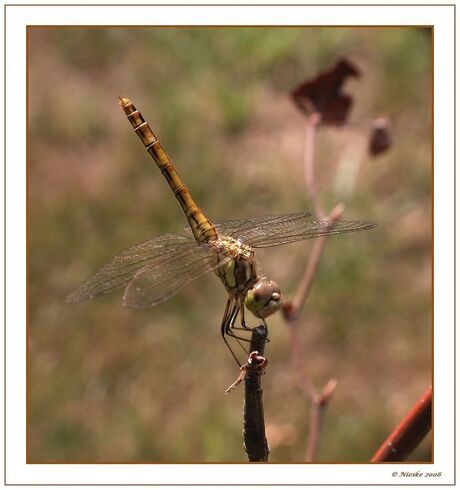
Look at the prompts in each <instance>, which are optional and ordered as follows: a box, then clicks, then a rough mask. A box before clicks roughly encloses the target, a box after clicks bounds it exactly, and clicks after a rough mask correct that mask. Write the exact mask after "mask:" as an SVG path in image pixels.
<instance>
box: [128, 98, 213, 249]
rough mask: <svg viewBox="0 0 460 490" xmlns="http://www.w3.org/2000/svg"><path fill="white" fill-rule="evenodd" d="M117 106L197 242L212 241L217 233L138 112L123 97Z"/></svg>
mask: <svg viewBox="0 0 460 490" xmlns="http://www.w3.org/2000/svg"><path fill="white" fill-rule="evenodd" d="M120 103H121V106H122V108H123V110H124V112H125V114H126V116H127V118H128V120H129V122H130V123H131V125H132V126H133V128H134V131H135V132H136V134H137V135H138V136H139V138H140V139H141V141H142V143H143V144H144V146H145V148H146V149H147V151H148V153H149V154H150V155H151V156H152V158H153V159H154V160H155V163H156V164H157V165H158V168H159V169H160V170H161V173H162V174H163V175H164V177H165V179H166V180H167V182H168V184H169V186H170V187H171V190H172V191H173V192H174V195H175V196H176V199H177V200H178V201H179V203H180V205H181V207H182V210H183V211H184V213H185V216H186V217H187V220H188V222H189V225H190V227H191V228H192V232H193V235H194V237H195V239H196V240H197V241H199V242H209V241H211V240H215V239H216V238H217V231H216V229H215V227H214V225H213V224H212V223H211V222H210V221H209V220H208V218H206V216H205V215H204V214H203V212H202V211H201V209H200V208H199V207H198V206H197V204H196V203H195V201H194V200H193V198H192V196H191V194H190V191H189V190H188V189H187V186H186V185H185V184H184V182H183V181H182V179H181V178H180V177H179V174H178V173H177V170H176V168H175V166H174V164H173V163H172V161H171V159H170V158H169V156H168V154H167V153H166V151H165V149H164V148H163V146H162V144H161V143H160V141H159V140H158V138H157V137H156V136H155V134H154V132H153V131H152V129H151V128H150V126H149V124H148V123H147V122H146V121H145V119H144V117H143V116H142V114H141V112H140V111H139V110H137V109H136V107H134V104H133V103H132V102H131V101H130V100H129V99H127V98H126V97H120Z"/></svg>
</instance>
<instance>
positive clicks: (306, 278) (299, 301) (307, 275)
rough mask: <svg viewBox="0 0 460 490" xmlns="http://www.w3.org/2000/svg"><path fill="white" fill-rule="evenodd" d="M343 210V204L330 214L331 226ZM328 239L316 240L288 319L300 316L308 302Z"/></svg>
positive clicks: (290, 306) (289, 310) (323, 237)
mask: <svg viewBox="0 0 460 490" xmlns="http://www.w3.org/2000/svg"><path fill="white" fill-rule="evenodd" d="M343 210H344V206H343V204H337V206H335V208H334V209H333V210H332V211H331V212H330V213H329V215H328V217H327V218H326V219H327V221H330V222H331V224H332V223H335V222H336V221H337V220H338V219H340V217H341V216H342V213H343ZM326 239H327V236H322V237H319V238H317V239H316V240H315V243H314V244H313V248H312V250H311V253H310V257H309V258H308V263H307V267H306V268H305V272H304V275H303V277H302V279H301V281H300V284H299V287H298V289H297V293H296V294H295V296H294V299H293V300H292V302H291V303H290V305H289V308H288V309H287V310H285V314H286V315H287V316H288V319H291V318H296V317H297V316H298V314H299V311H300V309H301V308H302V306H303V305H304V304H305V301H306V300H307V297H308V294H309V293H310V289H311V286H312V284H313V280H314V278H315V276H316V271H317V269H318V265H319V261H320V260H321V256H322V255H323V250H324V245H325V244H326Z"/></svg>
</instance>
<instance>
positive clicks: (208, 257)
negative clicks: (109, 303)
mask: <svg viewBox="0 0 460 490" xmlns="http://www.w3.org/2000/svg"><path fill="white" fill-rule="evenodd" d="M229 260H230V257H229V256H227V257H221V258H220V259H219V261H217V256H216V255H213V253H212V249H211V248H210V247H209V246H207V245H206V244H196V246H195V247H193V248H188V249H187V250H184V251H183V253H182V254H181V255H180V256H176V257H174V259H173V260H168V261H162V262H158V263H155V264H151V265H147V266H146V267H144V268H143V269H141V270H139V271H138V272H137V273H136V275H135V276H134V278H133V279H132V280H131V281H130V282H129V284H128V286H127V287H126V289H125V292H124V295H123V304H124V305H125V306H130V307H132V308H148V307H150V306H155V305H157V304H158V303H162V302H163V301H166V300H167V299H169V298H170V297H171V296H173V295H174V294H175V293H176V292H177V291H178V290H179V289H180V288H182V287H183V286H185V285H186V284H188V283H189V282H191V281H193V280H195V279H196V278H198V277H200V276H202V275H204V274H206V273H207V272H210V271H212V270H214V269H216V268H217V267H219V266H221V265H223V264H225V263H226V262H227V261H229Z"/></svg>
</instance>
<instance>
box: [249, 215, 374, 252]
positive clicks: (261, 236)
mask: <svg viewBox="0 0 460 490" xmlns="http://www.w3.org/2000/svg"><path fill="white" fill-rule="evenodd" d="M291 216H292V215H291ZM375 226H376V225H375V224H374V223H369V222H366V221H335V222H331V221H310V220H308V219H307V216H297V217H295V218H293V219H287V220H285V221H278V222H277V223H274V224H273V226H263V227H258V228H256V229H254V230H253V231H252V232H247V233H246V235H245V237H244V240H243V241H244V243H246V244H247V245H250V246H251V247H254V248H262V247H274V246H276V245H282V244H285V243H291V242H297V241H301V240H308V239H310V238H317V237H320V236H326V235H336V234H341V233H349V232H353V231H362V230H369V229H371V228H374V227H375Z"/></svg>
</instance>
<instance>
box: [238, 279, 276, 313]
mask: <svg viewBox="0 0 460 490" xmlns="http://www.w3.org/2000/svg"><path fill="white" fill-rule="evenodd" d="M244 304H245V306H246V308H247V309H248V310H250V311H251V312H252V313H253V314H254V315H255V316H257V317H258V318H267V316H270V315H271V314H273V313H275V312H276V311H278V310H279V309H280V308H281V305H282V304H283V299H282V297H281V291H280V287H279V286H278V284H277V283H276V282H275V281H266V280H264V281H259V282H258V283H257V284H256V285H255V286H254V287H253V288H252V289H249V291H248V292H247V293H246V297H245V299H244Z"/></svg>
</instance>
